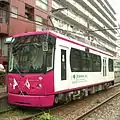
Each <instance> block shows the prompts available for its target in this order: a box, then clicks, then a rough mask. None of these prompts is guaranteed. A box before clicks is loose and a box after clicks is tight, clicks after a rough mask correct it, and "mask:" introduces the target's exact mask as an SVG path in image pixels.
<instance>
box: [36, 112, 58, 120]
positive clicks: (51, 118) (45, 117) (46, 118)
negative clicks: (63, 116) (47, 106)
mask: <svg viewBox="0 0 120 120" xmlns="http://www.w3.org/2000/svg"><path fill="white" fill-rule="evenodd" d="M36 120H60V119H58V118H56V117H55V116H51V115H50V114H49V113H44V114H43V115H41V116H39V117H38V118H37V119H36Z"/></svg>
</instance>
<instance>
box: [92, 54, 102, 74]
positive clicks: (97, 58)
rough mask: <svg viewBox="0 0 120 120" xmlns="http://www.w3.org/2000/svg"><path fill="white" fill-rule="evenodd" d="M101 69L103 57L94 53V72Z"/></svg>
mask: <svg viewBox="0 0 120 120" xmlns="http://www.w3.org/2000/svg"><path fill="white" fill-rule="evenodd" d="M100 71H101V57H100V56H98V55H95V54H92V72H100Z"/></svg>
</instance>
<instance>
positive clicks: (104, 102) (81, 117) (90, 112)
mask: <svg viewBox="0 0 120 120" xmlns="http://www.w3.org/2000/svg"><path fill="white" fill-rule="evenodd" d="M118 95H120V92H118V93H116V94H115V95H113V96H111V97H109V98H108V99H106V100H104V101H103V102H101V103H100V104H98V105H97V106H95V107H93V108H91V109H90V110H88V111H87V112H85V113H84V114H83V115H81V116H78V117H77V118H75V119H74V120H82V119H84V118H85V117H87V116H88V115H90V114H92V112H94V111H95V110H97V109H98V108H100V107H101V106H103V105H104V104H106V103H107V102H109V101H110V100H112V99H113V98H115V97H117V96H118Z"/></svg>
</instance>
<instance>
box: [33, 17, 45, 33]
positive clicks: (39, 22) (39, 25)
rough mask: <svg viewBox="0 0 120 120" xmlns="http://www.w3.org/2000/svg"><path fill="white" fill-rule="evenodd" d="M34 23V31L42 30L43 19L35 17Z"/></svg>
mask: <svg viewBox="0 0 120 120" xmlns="http://www.w3.org/2000/svg"><path fill="white" fill-rule="evenodd" d="M35 21H36V31H39V30H42V27H43V24H42V23H43V18H41V17H40V16H36V17H35Z"/></svg>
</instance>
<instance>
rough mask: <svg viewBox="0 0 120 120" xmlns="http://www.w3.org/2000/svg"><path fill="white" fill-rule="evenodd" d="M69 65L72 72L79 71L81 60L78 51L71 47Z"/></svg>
mask: <svg viewBox="0 0 120 120" xmlns="http://www.w3.org/2000/svg"><path fill="white" fill-rule="evenodd" d="M70 65H71V71H72V72H80V71H81V66H80V65H81V60H80V51H79V50H77V49H74V48H71V53H70Z"/></svg>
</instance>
